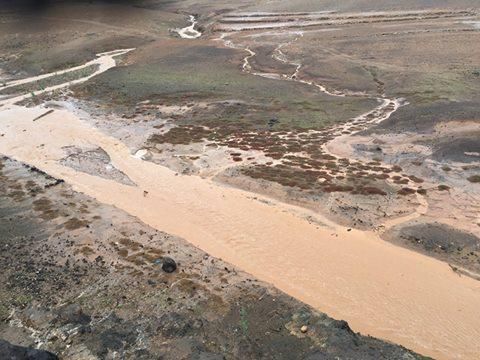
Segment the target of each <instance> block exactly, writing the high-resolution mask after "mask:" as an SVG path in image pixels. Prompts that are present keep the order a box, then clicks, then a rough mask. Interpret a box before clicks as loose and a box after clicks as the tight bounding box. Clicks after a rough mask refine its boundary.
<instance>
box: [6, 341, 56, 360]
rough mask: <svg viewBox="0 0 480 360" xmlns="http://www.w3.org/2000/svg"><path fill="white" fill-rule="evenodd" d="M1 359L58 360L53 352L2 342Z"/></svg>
mask: <svg viewBox="0 0 480 360" xmlns="http://www.w3.org/2000/svg"><path fill="white" fill-rule="evenodd" d="M0 357H1V359H2V360H56V359H58V357H57V356H56V355H54V354H52V353H51V352H48V351H44V350H37V349H32V348H28V347H23V346H17V345H13V344H10V343H9V342H7V341H5V340H0Z"/></svg>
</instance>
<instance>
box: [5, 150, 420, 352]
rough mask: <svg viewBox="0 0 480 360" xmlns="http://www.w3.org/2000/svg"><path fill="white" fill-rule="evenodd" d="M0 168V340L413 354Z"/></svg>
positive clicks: (74, 347) (68, 346) (106, 210)
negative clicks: (165, 263)
mask: <svg viewBox="0 0 480 360" xmlns="http://www.w3.org/2000/svg"><path fill="white" fill-rule="evenodd" d="M0 168H1V175H0V176H1V182H0V200H1V201H0V234H1V236H0V247H1V249H2V251H1V252H0V266H1V268H2V269H4V271H2V272H1V273H0V284H1V286H0V300H1V301H0V304H1V306H0V319H1V322H0V338H1V339H4V340H6V341H8V342H10V343H11V344H15V345H21V346H29V347H38V346H40V347H41V348H42V349H46V350H49V351H51V352H52V353H54V354H57V355H58V356H59V357H60V358H61V359H84V358H89V359H107V358H122V359H152V358H161V359H334V358H342V359H416V358H420V357H419V356H417V355H415V354H414V353H412V352H409V351H408V350H406V349H404V348H402V347H400V346H396V345H393V344H389V343H386V342H383V341H380V340H377V339H374V338H371V337H365V336H362V335H360V334H356V333H354V332H353V331H351V330H350V328H349V327H348V324H347V323H346V322H344V321H337V320H333V319H331V318H329V317H328V316H326V315H324V314H322V313H319V312H317V311H315V310H313V309H312V308H310V307H308V306H306V305H304V304H302V303H300V302H298V301H296V300H294V299H292V298H290V297H288V296H286V295H285V294H283V293H281V292H279V291H278V290H276V289H274V288H272V287H271V286H269V285H267V284H264V283H261V282H259V281H257V280H256V279H253V278H252V277H251V276H249V275H248V274H245V273H243V272H240V271H238V270H237V269H235V268H233V267H232V266H231V265H229V264H227V263H225V262H223V261H221V260H219V259H215V258H212V257H210V256H208V255H207V254H205V253H203V252H202V251H200V250H198V249H196V248H194V247H193V246H191V245H189V244H188V243H186V242H185V241H183V240H182V239H178V238H175V237H172V236H169V235H168V234H165V233H162V232H158V231H156V230H154V229H151V228H149V227H148V226H146V225H144V224H143V223H141V222H139V221H138V220H137V219H135V218H132V217H131V216H129V215H127V214H125V213H123V212H122V211H120V210H118V209H115V208H113V207H109V206H106V205H102V204H99V203H97V202H96V201H94V200H92V199H90V198H88V197H86V196H84V195H82V194H79V193H75V192H74V191H72V189H71V188H70V187H69V186H67V185H66V184H64V183H61V182H58V181H57V180H56V179H53V178H49V177H48V176H47V175H45V174H43V173H41V172H38V171H36V170H35V169H33V170H32V169H28V168H26V167H25V166H23V165H22V164H20V163H17V162H15V161H12V160H9V159H3V160H2V161H1V166H0ZM185 220H188V219H185ZM163 256H168V257H170V258H172V259H174V260H175V261H176V263H177V266H178V268H177V269H176V270H175V272H173V273H170V274H167V273H165V272H164V271H162V269H161V264H162V258H163ZM302 326H307V330H306V331H305V332H302V331H301V328H302ZM304 330H305V329H304Z"/></svg>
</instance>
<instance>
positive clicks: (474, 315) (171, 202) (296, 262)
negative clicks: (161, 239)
mask: <svg viewBox="0 0 480 360" xmlns="http://www.w3.org/2000/svg"><path fill="white" fill-rule="evenodd" d="M115 55H118V53H109V54H103V55H102V56H101V57H99V59H97V62H99V63H100V65H101V66H100V68H101V70H102V71H105V69H108V68H110V67H112V66H114V60H113V58H114V56H115ZM112 61H113V65H112ZM97 73H98V72H97ZM27 80H28V79H27ZM63 85H64V86H67V85H68V84H63ZM46 90H49V89H46ZM18 99H20V98H17V100H15V101H12V100H4V101H3V102H0V105H2V106H1V107H0V133H1V134H4V135H3V136H2V137H1V138H0V153H1V154H4V155H7V156H10V157H12V158H14V159H16V160H19V161H22V162H25V163H28V164H30V165H34V166H36V167H38V168H39V169H42V170H44V171H45V172H47V173H49V174H50V175H52V176H55V177H58V178H61V179H64V180H65V181H66V182H68V183H69V184H71V185H72V186H73V188H74V189H75V190H77V191H80V192H82V193H85V194H87V195H89V196H91V197H93V198H95V199H97V200H99V201H101V202H103V203H107V204H112V205H114V206H116V207H118V208H120V209H123V210H124V211H126V212H128V213H130V214H132V215H134V216H137V217H138V218H139V219H141V220H142V221H144V222H145V223H147V224H148V225H150V226H152V227H154V228H157V229H159V230H162V231H165V232H168V233H171V234H174V235H178V236H180V237H183V238H185V239H186V240H188V241H190V242H191V243H192V244H194V245H196V246H198V247H199V248H201V249H202V250H205V251H207V252H208V253H210V254H212V255H213V256H215V257H219V258H222V259H223V260H226V261H228V262H230V263H232V264H234V265H236V266H238V267H239V268H241V269H243V270H245V271H247V272H249V273H251V274H252V275H254V276H256V277H257V278H259V279H261V280H265V281H268V282H270V283H272V284H274V285H275V286H276V287H278V288H279V289H281V290H283V291H285V292H286V293H288V294H290V295H292V296H294V297H296V298H298V299H300V300H302V301H304V302H306V303H308V304H310V305H312V306H314V307H315V308H317V309H319V310H320V311H323V312H326V313H327V314H329V315H331V316H333V317H335V318H338V319H345V320H347V321H348V322H349V324H350V325H351V327H352V328H353V329H354V330H355V331H360V332H362V333H363V334H370V335H372V336H376V337H379V338H383V339H387V340H390V341H393V342H395V343H399V344H401V345H404V346H406V347H408V348H411V349H413V350H415V351H418V352H420V353H422V354H425V355H430V356H433V357H435V358H439V359H478V358H479V356H480V342H479V341H478V339H479V338H480V327H479V325H480V306H479V304H480V282H478V281H476V280H473V279H471V278H469V277H460V276H458V275H457V274H455V273H454V272H452V271H451V269H450V268H449V266H448V265H447V264H446V263H443V262H440V261H437V260H435V259H432V258H429V257H426V256H424V255H421V254H418V253H415V252H412V251H409V250H407V249H404V248H400V247H396V246H394V245H392V244H390V243H387V242H384V241H382V240H381V239H380V238H379V236H378V234H376V233H375V232H371V231H359V230H351V231H348V229H347V228H345V227H342V226H340V225H337V224H335V223H333V222H331V221H329V220H328V219H325V218H323V217H321V216H320V215H319V214H316V213H312V212H309V211H308V210H305V209H303V208H299V207H295V206H291V205H288V204H284V203H280V202H278V201H275V200H272V199H267V198H265V197H262V196H259V195H257V194H251V193H249V192H246V191H242V190H238V189H234V188H230V187H226V186H223V185H221V184H218V183H215V182H213V181H211V180H207V179H202V178H200V177H196V176H182V175H178V176H177V175H176V174H175V172H173V171H171V170H169V169H168V168H165V167H162V166H159V165H156V164H153V163H151V162H148V161H143V160H141V159H138V158H135V157H134V156H132V155H131V149H129V148H128V147H127V146H126V145H125V144H123V143H122V142H120V141H119V140H117V139H115V138H112V137H110V136H108V135H106V134H104V133H101V132H100V131H99V130H97V129H95V128H93V127H91V126H90V125H89V124H88V123H87V122H85V121H83V120H81V119H80V118H79V117H78V116H77V115H76V114H74V113H72V112H70V111H68V110H58V109H56V110H55V111H53V112H52V113H49V114H47V115H45V116H43V117H42V118H40V119H39V120H37V121H32V120H33V119H35V118H37V117H39V116H40V115H43V114H45V112H46V111H47V110H48V109H47V108H45V107H34V108H25V107H21V106H17V105H15V104H14V103H15V102H17V101H18ZM65 146H78V147H81V148H82V147H86V146H88V147H92V146H94V147H101V148H102V149H104V150H105V151H106V152H107V153H108V155H109V156H110V157H111V159H112V163H113V165H114V166H115V167H116V168H117V169H119V170H121V171H123V172H124V173H125V174H126V175H127V176H128V177H129V178H130V179H131V180H132V181H133V182H134V183H135V184H137V186H127V185H122V184H120V183H117V182H114V181H111V180H107V179H103V178H100V177H96V176H91V175H88V174H86V173H83V172H78V171H75V170H73V169H71V168H69V167H65V166H62V165H61V164H60V160H61V159H62V158H63V157H64V156H65V152H64V150H63V149H62V148H63V147H65ZM144 191H147V192H148V196H144V195H143V194H144ZM307 215H308V216H312V217H313V218H315V219H316V220H318V222H315V223H312V222H309V221H307V220H305V217H306V216H307ZM318 224H323V225H318Z"/></svg>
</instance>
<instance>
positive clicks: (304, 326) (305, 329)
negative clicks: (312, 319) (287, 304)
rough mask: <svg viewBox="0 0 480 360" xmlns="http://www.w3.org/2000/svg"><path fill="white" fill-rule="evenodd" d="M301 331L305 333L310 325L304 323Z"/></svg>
mask: <svg viewBox="0 0 480 360" xmlns="http://www.w3.org/2000/svg"><path fill="white" fill-rule="evenodd" d="M300 331H301V332H302V333H303V334H305V333H306V332H307V331H308V326H307V325H303V326H302V327H301V328H300Z"/></svg>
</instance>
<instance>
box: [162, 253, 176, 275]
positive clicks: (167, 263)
mask: <svg viewBox="0 0 480 360" xmlns="http://www.w3.org/2000/svg"><path fill="white" fill-rule="evenodd" d="M162 270H163V271H165V272H167V273H172V272H174V271H175V270H177V263H176V262H175V260H173V259H172V258H170V257H168V256H165V257H164V258H163V259H162Z"/></svg>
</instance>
